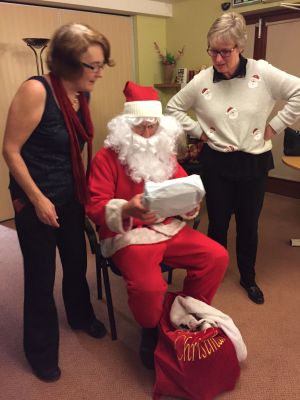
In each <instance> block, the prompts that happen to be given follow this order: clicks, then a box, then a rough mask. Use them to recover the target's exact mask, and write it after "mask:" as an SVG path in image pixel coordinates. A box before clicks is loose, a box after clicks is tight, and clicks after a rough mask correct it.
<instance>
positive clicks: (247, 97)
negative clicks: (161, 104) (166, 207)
mask: <svg viewBox="0 0 300 400" xmlns="http://www.w3.org/2000/svg"><path fill="white" fill-rule="evenodd" d="M280 99H281V100H285V101H286V103H285V105H284V107H283V108H282V109H281V110H280V111H279V112H278V113H277V114H276V115H275V116H274V118H272V119H271V120H270V121H269V124H270V125H271V127H272V128H273V129H274V130H275V131H276V132H277V133H280V132H281V131H282V130H283V129H284V128H286V127H287V126H290V125H292V124H293V123H294V122H295V121H296V120H297V119H298V118H299V117H300V78H298V77H295V76H293V75H290V74H287V73H286V72H284V71H281V70H279V69H277V68H275V67H273V66H272V65H271V64H269V63H268V62H266V61H264V60H259V61H256V60H252V59H248V62H247V65H246V75H245V77H244V78H233V79H229V80H223V81H220V82H216V83H214V82H213V67H209V68H207V69H205V70H203V71H201V72H200V73H199V74H198V75H196V76H195V77H194V79H192V81H191V82H189V83H188V84H187V85H186V86H185V87H184V88H183V89H182V90H180V92H178V93H177V94H176V95H175V96H174V97H173V98H172V99H171V100H170V101H169V103H168V105H167V113H168V114H171V115H173V116H175V117H176V118H177V120H178V121H179V122H180V123H181V124H182V126H183V128H184V130H185V131H186V132H187V133H188V134H190V135H192V136H196V137H198V138H201V135H202V133H203V132H205V134H206V135H207V137H208V145H209V147H211V148H212V149H214V150H217V151H221V152H229V151H243V152H247V153H252V154H261V153H264V152H266V151H268V150H270V149H271V148H272V143H271V140H268V141H265V140H264V131H265V127H266V124H267V120H268V118H269V115H270V113H271V111H272V109H273V107H274V105H275V103H276V101H277V100H280ZM188 110H194V111H195V113H196V116H197V121H195V120H193V119H192V118H190V117H189V116H188V115H187V114H186V113H187V111H188Z"/></svg>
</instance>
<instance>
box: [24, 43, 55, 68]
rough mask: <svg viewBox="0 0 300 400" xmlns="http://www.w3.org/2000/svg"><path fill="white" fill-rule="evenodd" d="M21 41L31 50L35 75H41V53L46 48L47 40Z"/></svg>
mask: <svg viewBox="0 0 300 400" xmlns="http://www.w3.org/2000/svg"><path fill="white" fill-rule="evenodd" d="M23 40H24V42H25V43H26V44H27V46H29V47H30V48H31V50H32V51H33V52H34V55H35V62H36V69H37V74H38V75H43V74H44V68H43V59H42V54H43V51H44V50H45V48H46V47H47V44H48V42H49V39H44V38H24V39H23ZM40 71H41V73H40Z"/></svg>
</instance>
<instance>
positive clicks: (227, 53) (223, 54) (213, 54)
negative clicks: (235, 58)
mask: <svg viewBox="0 0 300 400" xmlns="http://www.w3.org/2000/svg"><path fill="white" fill-rule="evenodd" d="M236 47H237V46H234V47H233V48H232V49H223V50H215V49H210V48H208V49H207V50H206V51H207V53H208V55H210V56H211V57H217V55H218V54H220V56H221V57H222V58H228V57H230V56H231V53H232V52H233V50H234V49H235V48H236Z"/></svg>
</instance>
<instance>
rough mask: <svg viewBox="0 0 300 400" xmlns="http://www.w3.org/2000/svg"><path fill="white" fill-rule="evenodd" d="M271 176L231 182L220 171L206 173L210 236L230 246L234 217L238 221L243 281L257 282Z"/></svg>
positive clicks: (238, 249) (248, 283)
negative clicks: (259, 245) (261, 218)
mask: <svg viewBox="0 0 300 400" xmlns="http://www.w3.org/2000/svg"><path fill="white" fill-rule="evenodd" d="M266 179H267V176H266V175H264V176H262V177H258V178H252V179H248V180H246V179H242V178H241V179H238V180H235V179H229V178H225V177H222V176H221V175H220V174H218V173H217V172H216V171H213V172H206V173H205V174H204V176H203V182H204V186H205V190H206V204H207V212H208V218H209V226H208V236H209V237H210V238H212V239H214V240H216V241H217V242H219V243H220V244H222V245H223V246H224V247H227V232H228V227H229V222H230V219H231V215H232V214H233V213H234V214H235V220H236V255H237V264H238V268H239V271H240V275H241V279H242V280H243V281H244V282H245V284H247V285H251V284H253V283H254V282H255V261H256V253H257V243H258V219H259V215H260V212H261V209H262V206H263V200H264V194H265V186H266Z"/></svg>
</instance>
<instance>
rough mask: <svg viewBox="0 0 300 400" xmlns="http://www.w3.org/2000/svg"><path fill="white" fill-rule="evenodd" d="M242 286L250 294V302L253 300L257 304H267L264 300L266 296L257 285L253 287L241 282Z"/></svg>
mask: <svg viewBox="0 0 300 400" xmlns="http://www.w3.org/2000/svg"><path fill="white" fill-rule="evenodd" d="M240 285H241V286H242V287H243V288H244V289H246V292H247V293H248V297H249V299H250V300H252V301H253V302H254V303H256V304H263V303H264V302H265V299H264V294H263V292H262V291H261V290H260V288H259V287H258V286H257V284H256V283H254V284H253V285H246V284H245V283H244V282H243V281H242V280H241V281H240Z"/></svg>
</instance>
